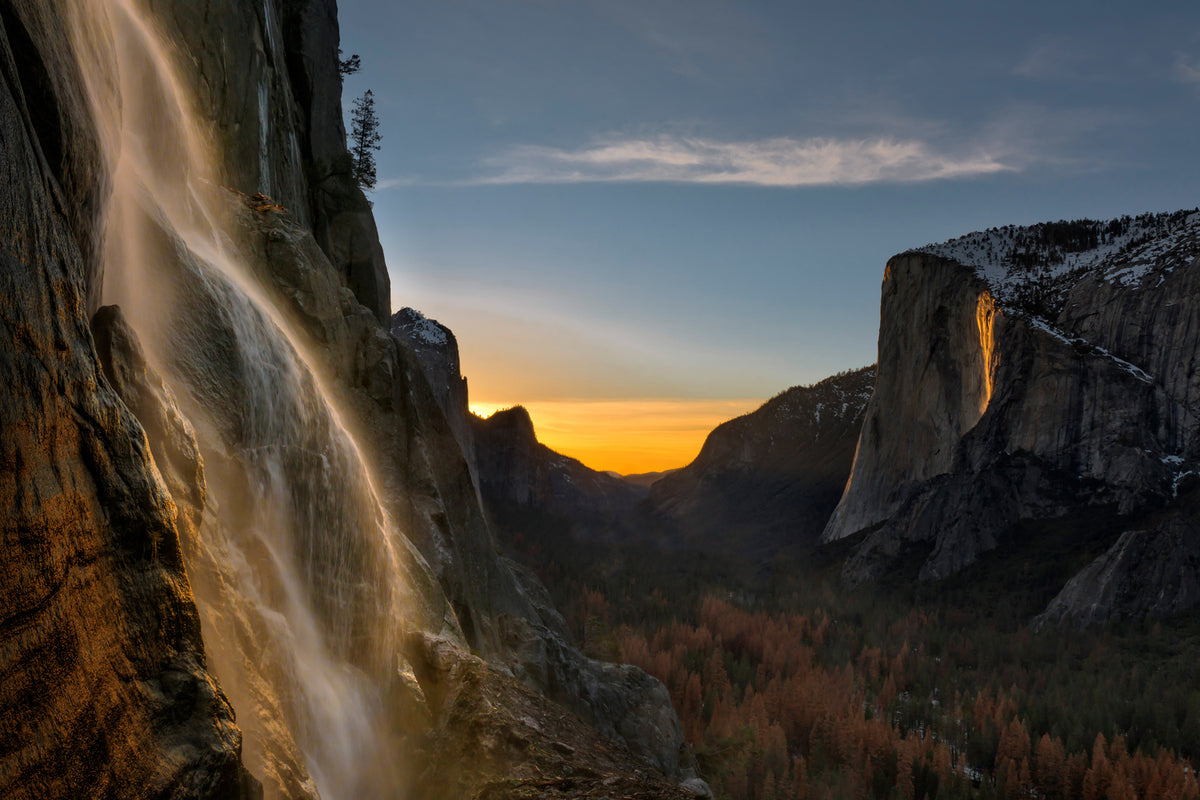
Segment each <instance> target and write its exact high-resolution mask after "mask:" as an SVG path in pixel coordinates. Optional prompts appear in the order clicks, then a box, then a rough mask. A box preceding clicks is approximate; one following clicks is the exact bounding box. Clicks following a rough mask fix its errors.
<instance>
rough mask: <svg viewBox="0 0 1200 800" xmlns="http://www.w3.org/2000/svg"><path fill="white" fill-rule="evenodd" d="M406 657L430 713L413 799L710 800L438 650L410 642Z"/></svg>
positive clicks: (478, 667)
mask: <svg viewBox="0 0 1200 800" xmlns="http://www.w3.org/2000/svg"><path fill="white" fill-rule="evenodd" d="M410 650H411V651H412V652H413V653H414V656H413V663H414V667H415V669H414V675H415V677H416V679H417V681H418V682H419V684H420V689H421V692H422V694H423V696H424V697H425V698H426V699H427V705H428V707H429V708H430V711H431V713H430V728H429V732H428V734H427V736H426V738H425V739H424V741H423V743H422V744H421V745H420V746H419V750H418V753H417V758H416V759H415V761H416V762H417V763H419V764H420V767H421V770H420V777H419V779H418V782H417V792H418V793H419V796H420V797H424V798H430V800H439V799H442V798H445V799H447V800H448V798H458V797H492V798H524V797H546V798H558V797H576V798H583V797H596V798H600V797H608V798H661V800H686V799H687V798H695V797H698V796H700V797H703V796H708V797H711V793H709V792H708V791H707V789H708V787H707V785H705V784H704V782H703V781H699V780H696V779H692V780H691V783H690V784H689V785H688V786H687V787H684V786H680V785H677V784H676V783H675V782H674V781H666V780H664V779H663V777H662V773H661V772H659V771H658V770H656V769H653V768H652V767H650V766H649V765H647V764H646V763H645V762H644V761H643V760H642V758H641V755H640V754H639V752H638V751H637V750H636V749H631V748H630V747H629V746H627V745H625V744H624V743H623V742H622V741H621V740H619V739H618V740H616V741H614V740H613V739H612V738H606V737H603V736H600V735H598V734H597V732H596V730H595V729H594V728H592V727H590V726H588V725H584V724H582V723H581V722H580V720H579V719H578V718H576V717H575V716H574V715H572V714H570V713H569V712H567V711H566V710H565V709H564V708H563V707H562V706H559V705H557V704H555V703H553V702H550V701H548V700H547V699H546V698H545V697H544V696H542V695H540V694H537V693H535V692H532V691H530V690H529V689H528V688H527V687H526V686H523V685H521V684H520V683H518V682H517V681H514V680H513V679H512V678H511V677H509V676H507V675H504V674H503V673H500V672H498V671H497V670H496V669H495V668H494V667H492V666H491V665H489V664H487V663H486V662H484V661H482V660H481V659H479V658H475V657H473V656H471V655H469V654H466V653H464V652H463V651H462V650H460V649H458V648H456V647H454V646H453V645H451V644H449V643H447V642H445V641H442V640H438V639H436V638H432V637H427V636H422V637H417V639H416V640H415V641H414V643H413V644H412V646H411V647H410ZM629 669H632V668H629ZM660 686H661V685H660ZM635 743H636V741H635Z"/></svg>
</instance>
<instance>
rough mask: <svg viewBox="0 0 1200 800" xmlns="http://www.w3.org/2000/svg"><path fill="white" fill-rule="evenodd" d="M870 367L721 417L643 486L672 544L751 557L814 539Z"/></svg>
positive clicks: (866, 394)
mask: <svg viewBox="0 0 1200 800" xmlns="http://www.w3.org/2000/svg"><path fill="white" fill-rule="evenodd" d="M874 384H875V368H874V367H873V366H871V367H863V368H862V369H858V370H854V371H851V372H845V373H842V374H840V375H835V376H833V377H830V378H826V379H825V380H823V381H821V382H820V383H816V384H813V385H812V386H796V387H793V388H791V389H788V390H786V391H784V392H781V393H780V394H778V395H776V396H775V397H774V398H772V399H770V400H768V401H767V402H766V403H764V404H763V405H762V406H761V407H759V408H758V409H757V410H755V411H752V412H751V413H749V414H745V415H743V416H741V417H737V418H736V419H732V420H730V421H728V422H725V423H722V424H721V425H719V426H717V428H716V429H714V430H713V432H712V433H710V434H709V435H708V438H707V439H705V442H704V446H703V447H702V448H701V450H700V454H699V455H698V456H697V457H696V459H695V460H694V461H693V462H692V463H691V464H689V465H688V466H686V467H684V468H683V469H680V470H676V471H675V472H673V473H671V474H669V475H666V476H664V477H663V478H662V479H661V480H659V481H657V482H656V483H654V484H653V485H652V486H651V487H650V500H649V504H650V506H651V508H652V510H653V513H654V514H655V515H656V516H657V517H658V518H659V519H660V520H662V521H664V522H665V523H666V524H667V525H668V526H669V527H670V528H671V529H672V533H669V534H667V538H668V540H669V541H672V542H673V543H674V544H675V546H682V547H688V548H692V549H703V550H714V551H722V550H726V551H727V550H731V549H732V550H738V551H741V552H750V553H753V554H756V555H759V556H763V555H766V554H769V553H771V552H774V551H777V550H779V549H780V548H782V547H786V546H788V545H792V544H796V543H798V542H808V543H811V542H815V541H816V540H817V538H818V537H819V536H820V533H821V530H822V528H824V526H825V522H826V521H827V520H828V518H829V515H830V514H831V513H832V512H833V509H834V507H835V506H836V505H837V502H838V499H839V498H840V497H841V494H842V490H843V489H844V488H845V485H846V479H847V478H848V477H849V475H850V467H851V464H852V462H853V460H854V448H855V444H856V443H857V441H858V431H859V428H860V427H861V425H862V420H863V414H864V412H865V410H866V407H867V403H868V401H869V400H870V398H871V393H872V391H873V389H874Z"/></svg>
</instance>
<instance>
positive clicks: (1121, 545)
mask: <svg viewBox="0 0 1200 800" xmlns="http://www.w3.org/2000/svg"><path fill="white" fill-rule="evenodd" d="M1197 606H1200V526H1197V524H1196V521H1195V520H1194V519H1187V518H1180V517H1173V518H1171V519H1169V520H1167V521H1166V522H1164V523H1162V524H1161V525H1159V526H1157V527H1155V528H1152V529H1150V530H1139V531H1127V532H1125V533H1123V534H1122V535H1121V538H1120V539H1118V540H1117V543H1116V544H1114V545H1113V546H1112V547H1111V548H1110V549H1109V550H1108V552H1106V553H1105V554H1104V555H1102V556H1100V557H1099V558H1097V559H1096V560H1095V561H1093V562H1092V563H1091V564H1090V565H1088V566H1087V567H1086V568H1084V569H1083V570H1082V571H1081V572H1080V573H1079V574H1078V575H1076V576H1075V577H1073V578H1071V580H1070V581H1069V582H1068V583H1067V585H1066V586H1064V587H1063V590H1062V591H1061V592H1059V593H1058V596H1057V597H1055V598H1054V600H1052V601H1051V602H1050V605H1049V606H1048V607H1047V608H1046V611H1045V612H1044V613H1042V614H1041V615H1040V616H1039V617H1038V618H1037V619H1036V620H1035V621H1034V626H1035V628H1043V627H1048V626H1054V625H1070V626H1072V627H1077V628H1083V627H1086V626H1088V625H1091V624H1093V623H1103V622H1110V621H1119V620H1139V619H1145V618H1146V617H1152V618H1154V617H1159V618H1161V617H1169V616H1174V615H1176V614H1182V613H1184V612H1188V611H1192V610H1194V609H1195V608H1196V607H1197Z"/></svg>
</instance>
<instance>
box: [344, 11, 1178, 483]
mask: <svg viewBox="0 0 1200 800" xmlns="http://www.w3.org/2000/svg"><path fill="white" fill-rule="evenodd" d="M339 6H340V11H339V18H340V23H341V32H342V43H343V48H344V50H345V51H346V53H358V54H360V55H361V57H362V71H361V72H360V73H359V74H357V75H355V76H352V77H350V78H348V79H347V81H346V84H345V87H344V99H345V105H346V108H347V110H348V109H349V107H350V103H351V101H352V99H353V98H354V97H356V96H358V95H360V94H361V93H362V92H363V91H365V90H366V89H371V90H372V92H373V94H374V96H375V98H376V110H377V112H378V114H379V117H380V121H381V132H382V134H383V142H382V150H381V151H380V152H379V153H378V157H377V158H378V174H379V185H378V187H377V189H376V190H375V191H374V192H373V193H372V194H371V199H372V200H373V201H374V203H375V217H376V220H377V222H378V224H379V229H380V239H381V241H382V243H383V247H384V251H385V253H386V256H387V260H388V267H389V271H390V273H391V279H392V306H393V308H394V309H399V308H401V307H403V306H412V307H414V308H417V309H419V310H420V311H422V312H423V313H425V314H426V315H427V316H430V317H433V318H435V319H437V320H439V321H440V322H442V323H443V324H446V325H448V326H449V327H450V328H451V329H453V330H454V332H455V334H456V336H457V338H458V341H459V346H460V349H461V354H462V363H463V372H464V374H465V375H466V376H467V378H468V381H469V387H470V395H471V402H472V405H473V407H475V408H477V409H479V410H481V411H483V410H487V409H493V408H499V407H504V406H509V405H514V404H517V403H520V404H524V405H526V406H527V407H528V408H530V411H531V415H532V417H533V420H534V424H535V427H536V428H537V430H538V435H539V438H541V439H542V440H543V441H544V442H546V443H547V444H549V445H550V446H552V447H555V448H556V449H558V450H560V451H562V452H566V453H567V454H568V455H572V456H575V457H578V458H580V459H581V460H583V461H584V463H586V464H588V465H589V466H592V467H595V468H597V469H610V470H615V471H618V472H626V473H628V472H644V471H653V470H660V469H666V468H672V467H678V466H682V465H684V464H686V463H687V462H688V461H690V460H691V458H692V457H694V456H695V454H696V452H698V450H699V448H700V445H701V443H702V441H703V438H704V435H705V434H706V433H707V432H708V431H709V430H710V429H711V428H712V427H713V426H714V425H715V424H717V423H718V422H720V421H721V420H723V419H727V418H729V417H731V416H736V415H737V414H739V413H745V412H748V411H750V410H752V409H753V408H755V407H756V406H757V405H758V404H760V403H761V402H762V401H763V400H765V399H767V398H769V397H771V396H773V395H775V394H777V393H778V392H780V391H782V390H784V389H786V388H788V387H789V386H794V385H801V384H810V383H814V382H816V381H819V380H821V379H822V378H824V377H826V376H828V375H830V374H833V373H836V372H839V371H841V370H845V369H852V368H856V367H859V366H863V365H865V364H869V363H872V362H873V361H874V360H875V351H876V342H877V336H878V324H879V285H880V281H881V279H882V275H883V268H884V265H885V263H886V261H887V259H888V258H889V257H890V256H891V255H893V254H895V253H897V252H901V251H903V250H906V249H908V248H911V247H917V246H920V245H923V244H926V243H930V242H937V241H943V240H945V239H949V238H952V237H955V236H958V235H961V234H964V233H968V232H970V231H974V230H980V229H984V228H988V227H991V226H995V225H1004V224H1012V223H1016V224H1024V223H1033V222H1038V221H1044V220H1057V219H1075V218H1080V217H1092V218H1108V217H1113V216H1118V215H1120V214H1125V213H1141V212H1145V211H1167V210H1175V209H1179V208H1193V207H1196V206H1198V205H1200V158H1198V157H1197V155H1198V153H1197V143H1198V142H1200V3H1197V2H1195V0H1188V2H1154V0H1148V1H1147V2H1141V3H1134V2H1132V1H1131V0H1127V1H1126V2H1103V1H1102V0H1100V1H1097V0H1091V1H1090V2H1070V1H1067V0H1063V1H1062V2H1046V0H1040V1H1039V2H1023V1H1021V0H1006V2H971V1H970V0H957V1H956V2H912V3H895V2H884V1H883V0H875V1H874V2H853V1H845V2H836V3H835V2H821V3H814V2H746V1H744V0H743V1H742V2H734V1H733V0H728V1H726V0H630V1H628V2H627V1H626V0H406V2H402V3H397V2H393V0H340V3H339Z"/></svg>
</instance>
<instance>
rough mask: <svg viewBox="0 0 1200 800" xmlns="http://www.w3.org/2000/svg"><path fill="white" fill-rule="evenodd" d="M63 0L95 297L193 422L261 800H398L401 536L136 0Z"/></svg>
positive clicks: (195, 563)
mask: <svg viewBox="0 0 1200 800" xmlns="http://www.w3.org/2000/svg"><path fill="white" fill-rule="evenodd" d="M73 6H74V8H73V11H74V18H73V25H74V28H75V36H76V39H77V41H76V48H77V50H78V52H79V53H80V54H81V59H82V61H83V63H82V64H81V67H82V69H83V73H84V75H85V77H86V79H87V82H88V84H89V92H90V93H91V95H92V98H91V99H92V102H93V106H94V109H95V113H96V116H97V120H98V124H99V126H100V129H101V135H102V141H103V145H104V149H105V155H106V159H107V162H108V168H109V171H110V175H111V181H112V194H111V199H110V201H109V204H108V207H107V209H106V214H107V216H106V227H105V242H104V264H105V286H104V302H105V303H118V304H119V305H121V306H122V308H123V309H124V311H125V314H126V316H127V318H128V319H129V320H130V323H131V324H132V325H133V327H134V328H135V329H136V330H137V331H138V333H139V335H140V337H141V338H142V340H143V343H144V344H145V345H146V349H147V354H148V356H149V357H150V359H151V361H152V363H153V364H154V365H155V366H156V368H157V369H158V370H159V372H160V373H161V374H162V375H163V376H164V378H165V379H166V380H167V382H168V384H169V385H170V387H171V389H172V390H173V392H174V393H175V395H176V396H177V397H178V398H179V400H180V403H181V405H182V406H183V407H184V410H185V413H186V415H187V416H188V417H189V418H190V419H191V421H192V422H193V424H194V425H195V427H196V430H197V434H198V439H199V441H200V444H201V448H202V451H203V453H204V457H205V466H206V473H207V479H208V488H209V498H210V501H209V502H208V504H207V506H206V508H205V513H204V522H203V524H202V525H201V526H200V528H201V529H200V531H199V534H198V535H197V536H195V537H194V539H195V541H192V542H190V543H189V542H185V552H186V553H187V554H188V559H189V561H188V569H189V575H190V577H191V580H192V583H193V587H194V590H195V594H196V598H197V604H198V606H199V607H200V610H201V616H202V619H203V621H204V638H205V644H206V649H207V651H208V652H209V656H210V667H211V668H212V670H213V672H214V673H215V674H216V675H217V677H218V679H219V680H220V681H221V684H222V687H223V688H224V689H225V691H226V693H227V695H228V696H229V697H230V699H231V701H232V702H233V704H234V708H235V711H236V712H237V713H238V722H239V724H240V726H241V727H242V729H243V731H244V733H245V745H244V748H245V760H246V763H247V766H248V767H249V768H250V770H251V772H253V773H255V774H256V775H257V776H259V777H261V778H262V779H263V780H264V784H265V788H266V789H267V792H268V796H270V795H271V794H272V793H273V792H278V793H288V794H294V793H295V792H298V791H301V792H302V791H308V792H309V793H312V794H319V796H320V797H322V798H324V799H325V800H338V799H339V798H362V797H377V796H378V797H383V796H387V797H395V796H397V792H398V791H399V787H400V784H401V778H402V776H401V775H400V774H399V771H398V770H397V769H396V768H395V767H394V766H393V765H394V762H395V760H396V755H395V754H394V753H393V752H390V750H389V745H390V744H391V743H392V741H393V739H394V733H393V730H394V720H389V719H388V715H387V713H386V712H385V711H384V708H385V707H386V702H384V694H385V693H386V688H387V681H388V680H389V676H391V675H394V673H395V668H396V667H395V658H396V656H395V655H394V654H395V653H396V652H397V643H398V639H397V637H398V635H399V631H400V629H401V627H402V625H403V624H404V622H403V621H404V619H405V617H406V615H407V614H408V612H409V611H410V610H411V606H410V603H411V598H410V596H409V595H408V591H409V588H408V587H409V582H408V579H407V574H408V573H407V570H408V567H407V566H406V563H405V560H404V555H403V554H404V552H405V549H404V542H403V540H402V538H401V537H400V535H399V534H398V533H397V532H395V530H394V529H393V527H392V526H391V524H390V523H389V521H388V518H387V515H386V513H385V512H384V510H383V507H382V506H381V504H380V502H379V500H378V497H377V496H376V493H375V490H374V488H373V485H372V480H371V476H370V474H369V471H368V470H367V468H366V467H365V466H364V461H363V458H362V456H361V454H360V452H359V449H358V447H357V446H356V444H355V442H354V440H353V438H352V437H351V436H350V435H349V434H348V433H347V430H346V427H345V426H344V425H343V424H342V421H341V417H340V415H339V413H338V411H337V406H336V404H335V403H334V402H333V401H332V399H331V397H332V394H331V392H330V391H328V390H327V389H326V387H325V385H324V381H323V379H322V377H321V375H322V373H321V370H320V369H318V368H317V367H316V363H317V361H316V359H315V358H314V357H312V356H311V355H310V354H307V353H306V351H305V347H304V346H303V345H302V342H303V341H304V340H303V337H301V336H299V335H298V334H296V333H295V332H294V331H292V330H291V328H290V326H289V322H288V320H287V318H286V316H285V315H284V314H282V313H281V312H280V311H278V310H277V308H276V306H275V303H274V302H273V300H272V298H271V294H270V292H269V291H268V290H267V289H266V288H264V287H263V286H262V285H261V284H260V283H259V281H258V280H257V279H255V277H254V276H253V270H251V269H248V268H247V267H246V258H245V257H244V256H243V255H242V253H240V252H239V247H238V245H237V244H236V242H237V241H238V236H237V233H236V229H235V227H234V225H233V214H232V210H231V205H232V202H231V200H232V198H233V195H232V194H231V193H230V192H228V191H226V190H224V189H221V188H219V187H220V185H221V180H220V174H221V173H220V170H219V169H218V167H217V164H218V163H219V162H218V161H217V159H215V158H214V157H213V150H212V147H211V146H210V142H209V137H208V135H207V132H206V131H205V129H204V128H203V127H202V126H201V125H200V124H199V123H198V121H197V117H196V115H194V113H193V111H192V107H191V106H192V103H191V101H190V99H189V92H188V90H187V88H186V87H187V86H188V83H187V82H185V81H182V80H181V79H180V76H179V75H178V74H177V73H176V72H175V71H174V68H173V66H172V60H171V58H170V57H169V56H168V53H169V51H168V49H167V48H166V47H165V46H164V44H163V42H162V40H161V39H160V38H159V37H158V36H157V35H156V33H155V30H154V26H153V25H152V24H150V22H149V21H148V19H147V15H146V14H145V13H144V12H143V11H142V9H140V8H139V7H138V5H137V4H136V0H73ZM270 14H271V11H270V7H269V4H268V8H267V25H268V26H269V25H270V24H271V22H270ZM297 751H298V753H297ZM305 771H306V772H307V777H306V775H305Z"/></svg>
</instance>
